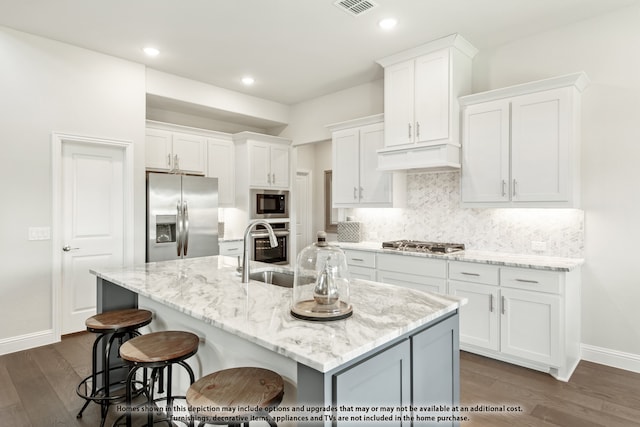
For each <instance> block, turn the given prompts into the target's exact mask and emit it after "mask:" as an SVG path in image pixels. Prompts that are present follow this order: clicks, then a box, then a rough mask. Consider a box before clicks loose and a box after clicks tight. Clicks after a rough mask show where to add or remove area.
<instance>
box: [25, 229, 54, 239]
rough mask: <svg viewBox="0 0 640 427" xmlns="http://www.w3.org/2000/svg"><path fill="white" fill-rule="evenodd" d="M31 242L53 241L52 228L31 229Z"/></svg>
mask: <svg viewBox="0 0 640 427" xmlns="http://www.w3.org/2000/svg"><path fill="white" fill-rule="evenodd" d="M29 240H51V227H29Z"/></svg>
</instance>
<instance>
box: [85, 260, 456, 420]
mask: <svg viewBox="0 0 640 427" xmlns="http://www.w3.org/2000/svg"><path fill="white" fill-rule="evenodd" d="M236 265H237V264H236V259H235V258H227V257H222V256H213V257H203V258H195V259H187V260H176V261H164V262H156V263H148V264H143V265H139V266H134V267H124V268H118V269H108V270H107V269H105V270H99V271H92V273H94V274H95V275H96V276H97V286H98V296H97V298H98V301H97V302H98V312H102V311H107V310H112V309H120V308H127V307H138V306H139V307H145V308H150V309H151V310H152V311H154V313H155V318H154V321H153V322H152V324H151V325H150V327H151V330H163V329H181V330H189V331H192V332H194V333H196V334H198V336H200V337H201V341H202V342H201V346H200V347H201V348H200V350H199V351H198V354H196V356H194V359H195V361H191V360H190V361H191V363H190V364H191V365H192V366H193V367H194V371H195V373H196V377H198V376H202V375H206V374H208V373H210V372H213V371H215V370H218V369H223V368H228V367H233V366H247V365H251V366H260V367H265V368H268V369H272V370H274V371H276V372H278V373H279V374H280V375H282V376H283V377H284V378H285V381H286V382H287V384H288V386H287V388H286V389H285V400H283V403H282V405H281V406H282V407H283V409H284V410H282V411H281V412H280V411H278V412H276V413H274V414H273V415H274V418H276V419H278V418H277V417H280V420H282V421H285V422H283V423H279V424H281V425H283V426H284V425H287V423H286V421H287V420H294V421H299V420H302V421H303V422H299V423H298V425H304V426H307V425H308V426H329V425H341V424H343V421H347V422H348V423H349V425H351V426H353V425H357V424H360V425H372V422H373V421H375V422H376V424H377V423H380V424H381V425H410V423H411V421H412V418H413V421H416V420H418V419H420V420H428V419H429V417H430V416H433V417H436V416H442V417H449V418H450V423H448V425H457V422H456V421H455V413H454V412H455V411H452V409H451V408H452V407H454V406H455V405H457V404H458V400H459V354H458V353H459V351H458V309H459V307H460V305H461V303H462V301H463V300H462V299H460V298H457V297H454V296H446V295H439V294H431V293H426V292H421V291H416V290H413V289H405V288H401V287H396V286H391V285H385V284H382V283H376V282H370V281H365V280H352V284H351V304H352V305H353V311H354V314H353V316H352V317H350V318H347V319H344V320H338V321H330V322H312V321H303V320H299V319H296V318H294V317H293V316H291V314H290V312H289V305H290V299H291V292H292V290H291V289H288V288H283V287H279V286H275V285H270V284H265V283H262V282H259V281H253V280H252V281H251V282H250V283H247V284H243V283H241V281H240V277H239V275H238V274H237V272H236ZM265 268H273V266H271V265H269V264H261V263H253V264H252V265H251V269H252V271H257V270H260V269H265ZM180 387H184V389H186V387H187V385H186V384H182V385H180ZM183 393H184V390H181V394H183ZM435 404H437V405H438V406H437V408H436V409H435V410H433V409H434V406H433V405H435ZM428 406H431V408H429V409H432V410H427V408H426V407H428ZM421 407H424V408H422V409H421ZM447 408H449V409H447ZM452 415H454V416H453V417H451V416H452ZM418 417H419V418H418ZM359 421H360V422H359ZM433 421H435V418H434V419H433ZM288 425H295V423H292V424H288ZM414 425H423V424H422V423H421V422H418V423H415V422H414ZM424 425H426V423H425V424H424ZM438 425H447V424H443V423H442V422H439V423H438Z"/></svg>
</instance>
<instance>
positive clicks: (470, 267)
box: [449, 261, 500, 285]
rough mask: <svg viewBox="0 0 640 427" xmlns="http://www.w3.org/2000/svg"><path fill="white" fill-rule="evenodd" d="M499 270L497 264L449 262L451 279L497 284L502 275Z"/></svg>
mask: <svg viewBox="0 0 640 427" xmlns="http://www.w3.org/2000/svg"><path fill="white" fill-rule="evenodd" d="M499 270H500V269H499V267H498V266H496V265H489V264H477V263H473V262H458V261H451V262H449V279H453V280H460V281H462V282H473V283H484V284H485V285H497V284H498V283H499V276H500V275H499Z"/></svg>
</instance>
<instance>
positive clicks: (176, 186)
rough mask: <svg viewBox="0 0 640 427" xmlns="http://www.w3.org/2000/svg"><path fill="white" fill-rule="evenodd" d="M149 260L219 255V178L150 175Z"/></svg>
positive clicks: (148, 187)
mask: <svg viewBox="0 0 640 427" xmlns="http://www.w3.org/2000/svg"><path fill="white" fill-rule="evenodd" d="M146 252H147V256H146V259H147V262H151V261H166V260H170V259H178V258H195V257H201V256H208V255H218V179H217V178H205V177H202V176H190V175H173V174H163V173H148V174H147V251H146Z"/></svg>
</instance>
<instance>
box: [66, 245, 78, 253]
mask: <svg viewBox="0 0 640 427" xmlns="http://www.w3.org/2000/svg"><path fill="white" fill-rule="evenodd" d="M78 249H80V248H72V247H71V246H69V245H65V246H63V247H62V250H63V251H65V252H69V251H77V250H78Z"/></svg>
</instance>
